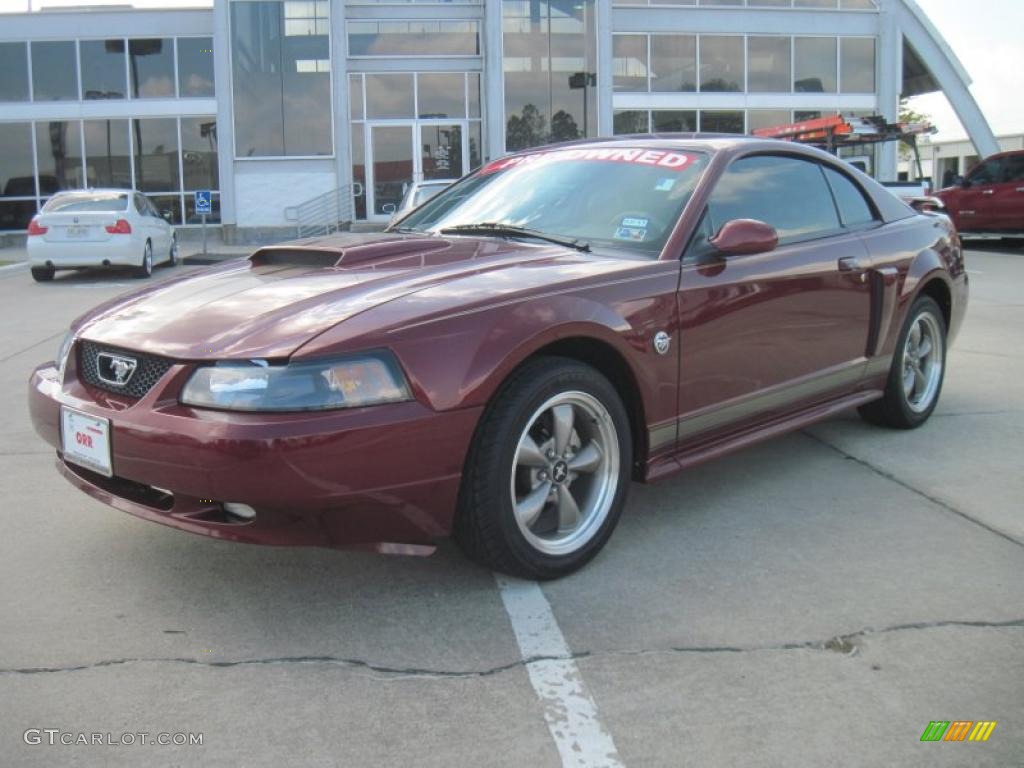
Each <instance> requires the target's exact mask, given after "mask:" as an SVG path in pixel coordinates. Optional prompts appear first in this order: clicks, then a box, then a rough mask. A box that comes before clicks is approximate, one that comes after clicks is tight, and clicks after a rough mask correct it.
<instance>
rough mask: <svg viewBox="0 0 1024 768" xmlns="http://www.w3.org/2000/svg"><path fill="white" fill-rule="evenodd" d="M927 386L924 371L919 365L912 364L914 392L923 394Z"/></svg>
mask: <svg viewBox="0 0 1024 768" xmlns="http://www.w3.org/2000/svg"><path fill="white" fill-rule="evenodd" d="M927 387H928V379H926V378H925V375H924V371H922V370H921V366H919V365H915V366H914V392H916V393H918V395H923V394H924V392H925V390H926V389H927Z"/></svg>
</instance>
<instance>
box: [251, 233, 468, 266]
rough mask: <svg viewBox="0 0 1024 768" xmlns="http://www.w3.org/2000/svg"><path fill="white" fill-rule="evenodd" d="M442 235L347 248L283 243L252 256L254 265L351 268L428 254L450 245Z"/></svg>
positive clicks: (261, 250)
mask: <svg viewBox="0 0 1024 768" xmlns="http://www.w3.org/2000/svg"><path fill="white" fill-rule="evenodd" d="M450 247H451V243H450V242H449V241H448V240H445V239H444V238H440V237H395V238H389V239H383V240H375V241H372V242H369V243H359V244H356V245H351V246H348V247H345V246H342V247H339V248H325V247H322V246H321V247H316V246H281V247H270V248H261V249H259V250H258V251H256V253H254V254H253V255H252V256H250V257H249V263H250V264H251V265H252V266H253V267H263V266H279V267H323V268H327V267H351V266H355V265H357V264H362V263H364V262H369V261H387V260H390V259H396V258H405V257H408V256H414V255H426V254H428V253H433V252H436V251H441V250H444V249H446V248H450Z"/></svg>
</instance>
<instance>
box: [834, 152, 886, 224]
mask: <svg viewBox="0 0 1024 768" xmlns="http://www.w3.org/2000/svg"><path fill="white" fill-rule="evenodd" d="M825 177H826V178H827V179H828V184H829V186H830V187H832V193H833V194H834V195H835V196H836V205H837V206H839V215H840V216H841V217H842V220H843V225H844V226H847V227H860V226H864V225H865V224H871V223H873V222H874V221H875V214H874V212H873V211H872V210H871V206H870V205H868V201H867V200H865V199H864V194H863V193H862V192H861V191H860V189H858V188H857V185H856V184H854V183H853V182H852V181H850V180H849V179H848V178H846V176H844V175H843V174H841V173H840V172H839V171H837V170H835V169H834V168H829V167H827V166H826V167H825Z"/></svg>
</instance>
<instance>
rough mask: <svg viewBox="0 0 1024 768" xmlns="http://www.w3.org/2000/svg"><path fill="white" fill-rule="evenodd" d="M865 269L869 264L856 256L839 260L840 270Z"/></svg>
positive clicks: (856, 270)
mask: <svg viewBox="0 0 1024 768" xmlns="http://www.w3.org/2000/svg"><path fill="white" fill-rule="evenodd" d="M865 269H867V266H865V264H864V262H862V261H861V260H860V259H858V258H857V257H856V256H847V257H845V258H842V259H840V260H839V271H840V272H863V271H864V270H865Z"/></svg>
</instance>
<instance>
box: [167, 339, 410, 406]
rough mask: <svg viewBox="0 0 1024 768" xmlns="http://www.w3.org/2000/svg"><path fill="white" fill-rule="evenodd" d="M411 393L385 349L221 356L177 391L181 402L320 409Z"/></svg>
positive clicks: (376, 402)
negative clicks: (312, 356)
mask: <svg viewBox="0 0 1024 768" xmlns="http://www.w3.org/2000/svg"><path fill="white" fill-rule="evenodd" d="M411 399H412V395H411V394H410V392H409V386H408V384H406V381H405V376H404V375H403V374H402V370H401V368H399V366H398V361H396V360H395V358H394V357H393V356H392V355H391V354H390V353H388V352H369V353H364V354H359V355H352V356H347V357H343V358H339V359H334V360H312V361H301V362H293V363H288V364H287V365H269V364H268V363H266V361H261V360H252V361H245V362H234V361H225V362H220V363H216V364H215V365H206V366H203V367H201V368H198V369H197V370H196V372H195V373H193V374H192V377H191V378H190V379H189V380H188V383H187V384H186V385H185V388H184V390H182V393H181V402H182V403H183V404H185V405H193V406H196V407H199V408H222V409H224V410H229V411H320V410H327V409H331V408H357V407H359V406H363V405H380V404H381V403H397V402H401V401H403V400H411Z"/></svg>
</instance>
